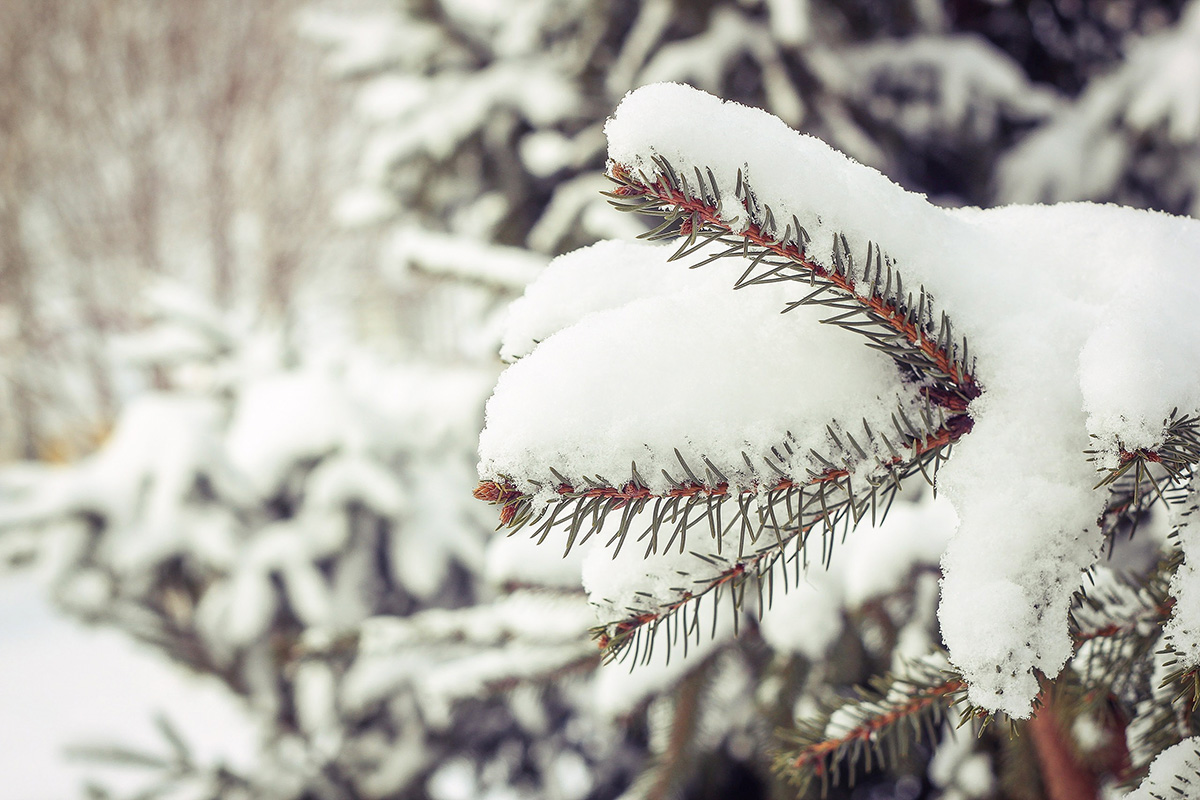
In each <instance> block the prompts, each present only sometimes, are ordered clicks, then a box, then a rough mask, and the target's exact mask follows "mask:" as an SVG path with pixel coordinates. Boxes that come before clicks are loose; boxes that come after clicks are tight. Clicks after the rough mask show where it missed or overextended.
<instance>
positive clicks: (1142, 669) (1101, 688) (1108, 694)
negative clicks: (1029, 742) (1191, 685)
mask: <svg viewBox="0 0 1200 800" xmlns="http://www.w3.org/2000/svg"><path fill="white" fill-rule="evenodd" d="M1179 561H1180V558H1179V557H1178V556H1176V557H1173V558H1165V559H1163V560H1162V561H1160V563H1159V564H1158V565H1157V566H1156V567H1155V569H1154V570H1152V571H1151V572H1150V573H1149V574H1148V575H1146V576H1144V577H1142V576H1130V575H1122V574H1118V573H1115V572H1111V571H1106V572H1105V576H1106V578H1107V579H1106V580H1104V581H1101V582H1100V583H1096V582H1094V578H1093V582H1092V583H1090V584H1085V585H1084V586H1082V587H1080V589H1079V591H1078V592H1077V593H1076V596H1075V602H1074V604H1073V605H1072V608H1071V611H1070V614H1069V617H1068V621H1069V624H1070V629H1071V638H1072V639H1073V640H1074V642H1075V647H1076V655H1075V657H1074V659H1073V661H1072V663H1073V664H1074V665H1075V672H1076V675H1077V676H1078V681H1079V687H1078V688H1079V691H1080V692H1081V694H1082V699H1083V701H1084V702H1085V704H1087V705H1089V706H1091V707H1092V708H1094V709H1096V710H1100V711H1103V710H1104V709H1106V708H1107V701H1108V700H1109V699H1116V700H1119V701H1121V702H1123V703H1126V704H1129V705H1132V704H1133V703H1135V702H1136V699H1137V697H1138V695H1139V694H1140V693H1142V692H1143V689H1142V687H1143V685H1144V684H1145V683H1146V682H1147V681H1148V680H1149V675H1150V672H1151V671H1152V670H1153V663H1152V662H1153V656H1154V650H1155V647H1156V646H1157V643H1158V641H1159V635H1160V634H1161V631H1162V627H1163V625H1164V624H1166V621H1167V619H1168V618H1169V617H1170V615H1171V609H1172V608H1173V607H1174V603H1175V601H1174V599H1173V598H1172V597H1171V596H1170V580H1171V574H1172V572H1173V571H1174V569H1175V567H1176V566H1178V564H1179Z"/></svg>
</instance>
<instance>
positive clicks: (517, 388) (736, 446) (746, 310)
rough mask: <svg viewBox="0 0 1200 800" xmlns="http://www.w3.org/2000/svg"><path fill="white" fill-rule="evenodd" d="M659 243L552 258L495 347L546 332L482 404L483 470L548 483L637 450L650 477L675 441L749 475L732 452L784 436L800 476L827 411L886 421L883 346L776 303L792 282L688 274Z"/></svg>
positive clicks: (820, 444) (733, 473) (693, 455)
mask: <svg viewBox="0 0 1200 800" xmlns="http://www.w3.org/2000/svg"><path fill="white" fill-rule="evenodd" d="M672 252H673V251H672V250H671V249H670V248H669V247H666V246H658V245H639V244H617V243H606V244H604V245H597V246H595V247H592V248H588V249H586V250H581V251H577V252H575V253H573V254H571V255H570V256H568V257H563V258H560V259H558V260H556V261H555V262H553V263H552V265H551V266H550V267H548V268H547V270H546V273H545V276H544V277H543V278H542V279H540V280H539V281H537V282H536V283H535V284H534V285H533V286H532V287H530V290H529V292H528V294H526V296H525V298H524V299H523V300H522V302H521V304H520V305H517V306H515V307H514V308H513V311H512V315H511V319H510V323H509V335H508V336H507V337H506V339H505V342H506V349H505V352H506V353H507V354H509V355H510V356H516V355H519V354H521V353H522V352H524V351H525V350H527V349H529V347H530V343H531V342H532V341H535V340H538V339H541V338H543V337H546V340H545V341H544V342H543V343H542V344H541V345H540V346H539V347H538V348H537V350H536V352H534V353H533V354H531V355H530V356H528V357H526V358H522V359H521V360H520V361H518V362H517V363H516V364H515V365H513V366H512V367H510V368H509V370H508V371H507V372H505V373H504V374H503V375H502V376H501V378H500V382H499V384H498V385H497V387H496V391H495V394H494V395H493V396H492V398H491V400H490V401H489V402H488V405H487V427H486V428H485V429H484V432H483V434H482V436H481V437H480V443H479V452H480V459H481V462H482V463H481V465H480V473H481V474H482V475H484V476H488V477H501V476H514V477H519V478H532V479H536V480H541V481H544V482H547V483H554V482H555V480H554V477H553V474H552V473H551V472H550V468H554V469H557V470H558V471H559V472H561V473H562V474H564V475H567V476H579V475H596V474H599V475H602V476H604V477H605V478H606V479H608V480H609V481H611V482H612V483H613V484H614V485H617V484H620V483H624V482H625V481H627V480H629V479H630V477H631V463H634V462H636V463H637V465H638V472H639V474H641V475H642V476H643V477H644V478H645V479H646V481H647V482H648V483H649V484H650V485H651V487H652V488H657V489H660V490H661V489H663V488H665V487H666V486H667V482H666V479H665V477H664V476H663V475H662V470H664V469H665V470H667V471H668V472H670V473H672V475H674V476H680V477H682V476H683V474H684V473H683V470H682V468H681V467H680V464H679V461H678V460H677V458H676V456H675V449H676V448H678V449H679V450H680V452H681V453H682V454H683V455H684V458H685V459H687V460H688V462H689V465H693V464H694V465H695V467H694V468H696V469H699V470H701V471H702V470H703V462H702V461H701V458H702V457H703V456H707V457H708V458H709V459H710V460H711V461H712V462H713V463H714V464H715V465H717V466H718V468H719V469H721V470H722V472H723V473H724V474H726V475H727V476H728V477H729V478H730V479H731V480H732V481H733V482H734V483H735V484H741V485H748V484H750V483H751V482H752V481H753V480H754V478H755V476H754V475H753V474H750V473H749V472H748V470H747V467H746V466H745V463H744V461H743V458H742V453H743V452H746V453H748V454H764V453H768V452H770V448H771V447H780V446H781V445H782V443H783V442H784V441H790V443H791V446H792V449H793V450H794V451H795V452H796V453H797V458H796V469H795V474H799V475H803V474H804V468H805V467H807V466H816V469H817V470H818V471H819V470H820V467H819V465H817V462H815V461H810V460H809V458H810V457H809V456H808V452H809V450H810V449H815V450H816V451H817V452H821V453H824V452H828V451H829V449H830V443H829V440H828V434H827V432H826V430H825V425H826V423H828V422H829V421H830V420H833V419H844V420H849V421H852V422H854V423H856V424H857V422H858V420H860V419H864V418H865V419H867V420H868V421H869V422H870V424H871V425H872V427H873V428H875V429H880V428H882V427H884V426H885V425H888V424H890V420H891V415H892V413H893V412H894V411H895V408H896V406H897V404H898V403H899V402H900V399H901V396H902V386H901V381H900V377H899V375H898V373H897V371H896V369H895V368H894V367H893V366H892V363H891V361H890V360H889V359H888V358H887V357H886V356H884V355H882V354H878V353H871V352H862V347H861V343H860V342H858V341H856V340H854V339H853V338H852V337H846V336H845V335H844V334H843V333H842V332H841V331H839V330H837V329H835V328H833V327H829V326H823V325H820V324H819V322H818V320H819V318H820V317H821V314H820V312H819V311H817V310H815V309H813V308H808V307H803V308H799V309H796V310H795V311H793V312H791V313H788V314H780V313H779V312H780V310H781V309H782V308H783V307H784V305H785V304H786V302H787V300H788V299H794V293H793V290H792V289H790V288H784V287H774V288H771V289H763V290H757V291H746V292H739V293H732V292H730V291H729V280H730V279H729V276H728V275H727V274H725V273H724V272H722V271H721V270H719V269H712V270H701V271H696V272H689V270H688V268H687V266H686V265H685V264H683V263H681V262H671V263H669V262H668V261H667V259H668V257H669V256H670V254H671V253H672ZM577 282H578V283H577ZM572 323H573V324H572ZM551 334H553V335H551ZM789 434H790V436H789Z"/></svg>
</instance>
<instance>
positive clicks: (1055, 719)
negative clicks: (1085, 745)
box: [1026, 690, 1100, 800]
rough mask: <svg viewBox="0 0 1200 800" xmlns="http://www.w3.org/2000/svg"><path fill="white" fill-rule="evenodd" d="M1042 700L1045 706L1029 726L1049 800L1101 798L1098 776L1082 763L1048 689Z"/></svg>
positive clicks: (1038, 711) (1036, 713) (1039, 710)
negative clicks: (1064, 728)
mask: <svg viewBox="0 0 1200 800" xmlns="http://www.w3.org/2000/svg"><path fill="white" fill-rule="evenodd" d="M1042 701H1043V704H1042V705H1041V707H1040V708H1038V709H1037V710H1036V711H1034V714H1033V719H1031V720H1029V722H1028V723H1027V724H1026V727H1027V728H1028V730H1029V734H1030V737H1031V738H1032V739H1033V746H1034V750H1035V751H1036V752H1037V758H1038V764H1039V765H1040V767H1041V775H1042V784H1043V786H1044V787H1045V789H1046V796H1047V798H1048V799H1049V800H1091V798H1096V797H1099V796H1100V795H1099V790H1100V789H1099V784H1098V783H1097V780H1096V775H1095V774H1094V773H1093V772H1092V771H1091V770H1090V769H1089V768H1088V767H1087V766H1085V765H1084V764H1083V763H1081V762H1080V760H1079V757H1078V755H1077V754H1076V752H1075V750H1074V748H1073V747H1072V746H1071V742H1070V738H1069V736H1068V734H1067V733H1066V732H1065V731H1064V730H1063V724H1062V721H1061V720H1060V719H1059V716H1058V714H1057V713H1056V712H1055V704H1054V702H1053V699H1052V698H1051V697H1050V696H1049V693H1048V692H1046V691H1044V690H1043V692H1042Z"/></svg>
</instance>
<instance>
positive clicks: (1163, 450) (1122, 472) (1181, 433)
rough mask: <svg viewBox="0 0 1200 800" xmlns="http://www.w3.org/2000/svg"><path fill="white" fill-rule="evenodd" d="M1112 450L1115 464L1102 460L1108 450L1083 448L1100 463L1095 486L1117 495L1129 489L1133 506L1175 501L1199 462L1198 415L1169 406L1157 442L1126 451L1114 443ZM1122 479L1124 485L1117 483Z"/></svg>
mask: <svg viewBox="0 0 1200 800" xmlns="http://www.w3.org/2000/svg"><path fill="white" fill-rule="evenodd" d="M1093 438H1095V437H1094V436H1093ZM1116 451H1117V464H1116V465H1115V466H1112V465H1109V464H1107V463H1106V462H1107V461H1109V460H1110V459H1111V449H1097V450H1088V451H1086V454H1087V455H1088V457H1089V458H1090V459H1091V460H1092V461H1094V462H1096V463H1098V464H1100V466H1099V467H1098V471H1099V472H1101V473H1103V477H1102V478H1101V480H1100V482H1099V483H1097V484H1096V488H1100V487H1103V486H1108V487H1113V488H1114V489H1115V491H1114V496H1118V497H1119V496H1121V495H1123V494H1125V493H1128V492H1131V493H1132V498H1130V499H1129V503H1130V505H1132V506H1133V507H1138V506H1139V505H1142V504H1144V505H1149V504H1151V503H1153V502H1154V501H1156V500H1161V501H1162V502H1163V503H1164V504H1166V505H1169V504H1172V503H1174V502H1177V501H1178V500H1179V499H1180V498H1179V493H1180V490H1181V488H1182V487H1183V486H1184V485H1185V484H1186V483H1187V481H1188V480H1189V479H1190V478H1191V475H1192V472H1193V471H1194V469H1195V467H1196V465H1197V464H1200V416H1188V415H1183V416H1180V415H1179V409H1178V408H1175V409H1172V410H1171V414H1170V415H1169V416H1168V417H1167V419H1166V420H1165V421H1164V422H1163V442H1162V444H1161V445H1159V446H1158V447H1154V448H1135V449H1133V450H1127V449H1125V447H1124V446H1122V445H1121V443H1120V442H1117V443H1116ZM1122 479H1124V480H1125V481H1126V485H1125V486H1121V485H1120V483H1119V482H1120V481H1121V480H1122ZM1147 493H1148V494H1149V497H1148V498H1146V497H1145V495H1146V494H1147ZM1111 507H1112V504H1110V508H1111ZM1143 507H1144V506H1143Z"/></svg>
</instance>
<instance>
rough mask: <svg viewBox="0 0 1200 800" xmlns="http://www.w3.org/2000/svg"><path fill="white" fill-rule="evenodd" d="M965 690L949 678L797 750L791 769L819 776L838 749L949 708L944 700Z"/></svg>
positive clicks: (954, 678) (961, 684)
mask: <svg viewBox="0 0 1200 800" xmlns="http://www.w3.org/2000/svg"><path fill="white" fill-rule="evenodd" d="M966 686H967V685H966V683H964V682H963V681H962V679H961V678H957V677H951V678H947V679H946V680H945V681H944V682H943V683H941V684H938V685H937V686H931V687H928V688H925V689H922V690H920V691H917V692H915V693H914V694H913V696H912V698H911V699H910V700H908V701H906V702H904V703H901V704H899V705H897V706H894V707H893V708H892V709H891V710H890V711H888V712H887V713H885V714H881V715H879V716H877V717H871V718H870V719H867V720H866V721H864V722H863V723H862V724H861V725H856V726H855V727H853V728H851V729H850V730H848V731H846V732H845V733H843V734H842V735H841V736H836V737H834V738H831V739H824V740H822V741H820V742H815V743H813V744H811V745H808V746H807V747H803V748H801V749H800V754H799V755H798V756H796V757H795V758H794V759H792V761H791V766H792V768H793V769H796V770H806V769H811V770H813V772H814V773H815V774H816V775H817V776H823V775H824V773H825V771H826V770H827V769H828V763H827V759H828V758H829V757H830V756H833V755H834V754H835V753H837V752H838V751H839V750H840V749H841V748H843V747H848V746H851V745H853V743H854V742H863V743H864V744H870V743H871V742H872V741H873V740H874V739H875V737H876V736H877V735H878V734H879V733H880V732H881V731H883V730H885V729H887V728H889V727H891V726H892V725H895V724H896V723H897V722H900V721H901V720H904V719H906V718H908V717H912V716H914V715H916V714H919V713H921V712H922V711H925V710H927V709H929V708H930V707H932V706H934V705H937V704H940V703H945V704H949V700H948V698H949V697H950V696H951V695H953V694H955V693H957V692H960V691H962V690H964V689H965V688H966Z"/></svg>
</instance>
